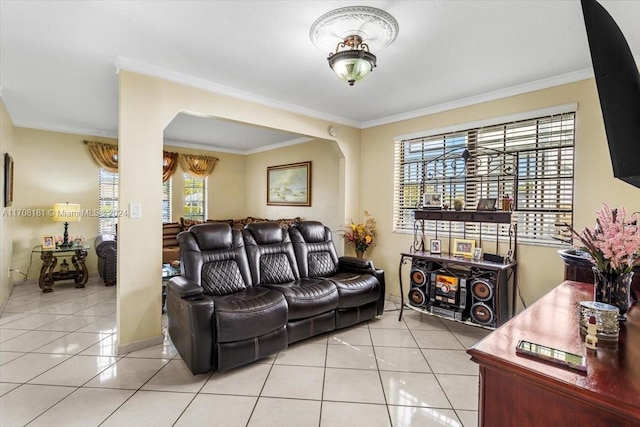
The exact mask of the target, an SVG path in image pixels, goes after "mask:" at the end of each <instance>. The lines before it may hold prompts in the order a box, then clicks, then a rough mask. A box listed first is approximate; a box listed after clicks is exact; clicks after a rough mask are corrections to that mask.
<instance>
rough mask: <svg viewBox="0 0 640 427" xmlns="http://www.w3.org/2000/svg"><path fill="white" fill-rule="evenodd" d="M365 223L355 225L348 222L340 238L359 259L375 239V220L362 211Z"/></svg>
mask: <svg viewBox="0 0 640 427" xmlns="http://www.w3.org/2000/svg"><path fill="white" fill-rule="evenodd" d="M364 216H365V221H364V222H363V223H360V224H355V223H354V222H353V221H349V224H346V225H344V226H343V227H342V231H341V234H342V237H343V238H344V241H345V242H346V243H347V244H348V245H349V246H351V247H353V248H354V249H355V251H356V254H357V255H358V256H359V257H361V256H362V255H363V254H364V253H365V252H366V250H367V249H369V246H371V245H373V244H374V243H375V237H376V233H377V232H376V220H375V219H374V218H373V217H372V216H371V215H370V214H369V212H367V211H364Z"/></svg>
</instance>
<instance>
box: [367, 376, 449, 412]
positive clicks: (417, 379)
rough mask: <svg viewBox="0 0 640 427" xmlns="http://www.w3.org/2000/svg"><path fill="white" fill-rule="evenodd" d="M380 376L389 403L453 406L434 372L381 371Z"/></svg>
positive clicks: (445, 407) (438, 406)
mask: <svg viewBox="0 0 640 427" xmlns="http://www.w3.org/2000/svg"><path fill="white" fill-rule="evenodd" d="M380 377H381V378H382V386H383V388H384V393H385V396H386V399H387V403H388V404H389V405H401V406H426V407H431V408H444V409H450V408H451V405H450V404H449V400H448V399H447V396H446V395H445V394H444V392H443V391H442V389H441V388H440V385H439V384H438V381H437V380H436V378H435V376H434V375H433V374H420V373H408V372H380Z"/></svg>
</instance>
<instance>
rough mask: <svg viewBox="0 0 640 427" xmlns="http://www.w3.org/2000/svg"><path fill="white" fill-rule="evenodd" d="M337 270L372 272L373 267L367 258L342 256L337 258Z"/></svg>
mask: <svg viewBox="0 0 640 427" xmlns="http://www.w3.org/2000/svg"><path fill="white" fill-rule="evenodd" d="M338 270H339V271H349V272H354V273H355V272H357V273H369V274H373V271H374V270H375V267H374V266H373V261H371V260H369V259H366V258H356V257H354V256H342V257H340V258H338Z"/></svg>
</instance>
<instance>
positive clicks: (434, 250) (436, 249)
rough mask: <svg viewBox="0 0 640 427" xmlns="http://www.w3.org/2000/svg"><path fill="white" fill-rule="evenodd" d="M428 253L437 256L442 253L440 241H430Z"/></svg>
mask: <svg viewBox="0 0 640 427" xmlns="http://www.w3.org/2000/svg"><path fill="white" fill-rule="evenodd" d="M429 252H430V253H431V254H432V255H439V254H441V253H442V242H441V241H440V239H431V241H429Z"/></svg>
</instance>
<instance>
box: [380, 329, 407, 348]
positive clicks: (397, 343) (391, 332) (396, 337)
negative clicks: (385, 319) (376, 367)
mask: <svg viewBox="0 0 640 427" xmlns="http://www.w3.org/2000/svg"><path fill="white" fill-rule="evenodd" d="M371 339H372V340H373V345H374V346H376V347H378V346H384V347H413V348H418V344H416V340H415V339H413V335H411V332H410V331H409V330H395V329H371Z"/></svg>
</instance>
